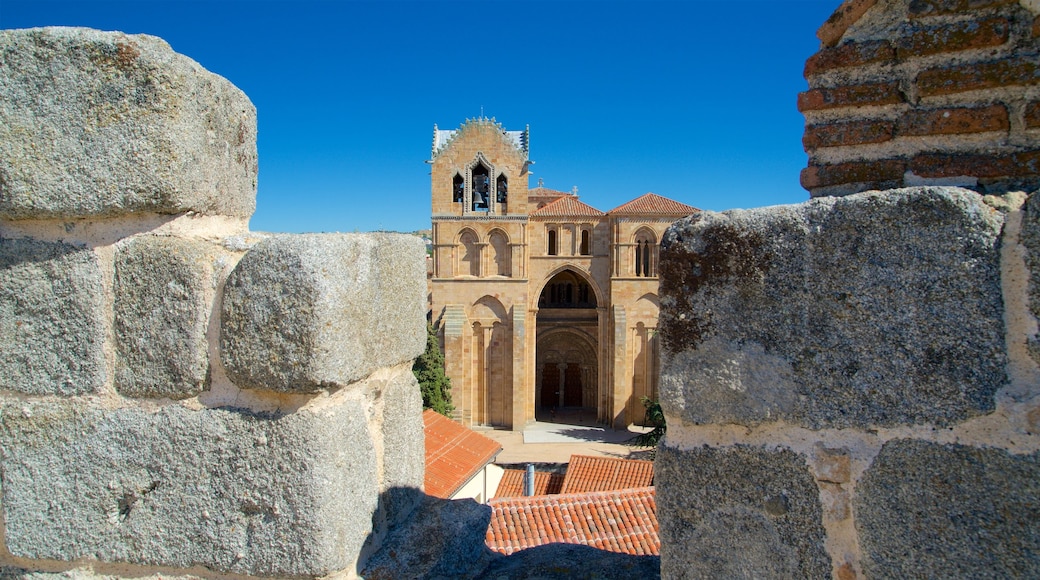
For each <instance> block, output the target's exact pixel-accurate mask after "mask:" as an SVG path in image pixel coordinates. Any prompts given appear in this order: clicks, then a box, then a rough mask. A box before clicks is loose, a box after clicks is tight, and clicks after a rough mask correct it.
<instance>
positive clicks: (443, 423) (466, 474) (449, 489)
mask: <svg viewBox="0 0 1040 580" xmlns="http://www.w3.org/2000/svg"><path fill="white" fill-rule="evenodd" d="M423 426H424V428H425V431H426V479H425V482H424V483H425V489H426V493H427V494H429V495H432V496H435V497H439V498H443V499H448V498H450V497H451V494H453V493H455V492H456V491H458V489H459V488H460V487H462V485H463V484H464V483H466V482H467V481H469V479H470V478H471V477H473V476H474V475H476V473H477V472H478V471H480V470H481V469H482V468H483V467H484V466H485V465H487V464H488V463H490V462H491V461H492V460H493V459H494V458H495V456H496V455H498V452H499V451H502V446H501V445H500V444H499V443H498V442H497V441H495V440H494V439H490V438H488V437H484V436H483V435H481V434H480V433H477V432H475V431H471V430H469V429H467V428H465V427H463V426H462V425H459V424H458V423H456V422H455V421H452V420H451V419H449V418H447V417H445V416H444V415H441V414H439V413H437V412H435V411H432V410H430V409H427V410H425V411H423Z"/></svg>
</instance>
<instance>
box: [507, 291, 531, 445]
mask: <svg viewBox="0 0 1040 580" xmlns="http://www.w3.org/2000/svg"><path fill="white" fill-rule="evenodd" d="M526 314H527V311H526V309H525V308H522V307H519V306H513V351H512V355H513V361H512V364H513V373H512V379H513V380H512V382H513V384H512V389H511V397H512V419H511V421H510V425H509V427H510V428H511V429H513V430H514V431H519V430H522V429H523V428H524V425H526V424H527V422H528V420H530V419H533V418H534V417H530V418H529V417H528V416H527V404H526V403H527V399H528V397H529V394H528V391H529V390H530V385H531V383H528V382H527V352H526V348H525V347H526V345H527V325H526V320H525V318H526Z"/></svg>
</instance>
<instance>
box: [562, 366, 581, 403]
mask: <svg viewBox="0 0 1040 580" xmlns="http://www.w3.org/2000/svg"><path fill="white" fill-rule="evenodd" d="M563 381H564V390H563V404H564V406H566V407H580V406H581V367H580V366H578V365H576V364H569V365H567V370H566V371H564V375H563Z"/></svg>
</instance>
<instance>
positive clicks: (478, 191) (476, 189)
mask: <svg viewBox="0 0 1040 580" xmlns="http://www.w3.org/2000/svg"><path fill="white" fill-rule="evenodd" d="M492 173H493V170H492V169H491V168H489V167H488V166H487V165H486V164H485V163H484V162H483V161H482V160H481V159H480V158H479V157H478V159H477V160H476V162H475V163H474V165H473V167H472V168H471V169H470V170H469V177H470V179H471V182H470V211H479V212H486V211H491V208H492V206H493V205H499V206H501V210H500V211H505V207H506V203H507V202H508V201H509V179H508V178H507V177H506V176H505V174H504V173H502V174H499V175H498V177H497V178H495V181H494V184H492V181H491V175H492ZM492 185H494V188H493V189H492ZM492 197H493V198H494V203H492ZM465 199H466V178H465V177H464V176H463V175H462V174H461V173H459V172H456V173H455V176H454V177H453V178H452V180H451V201H452V202H453V203H463V202H464V201H465Z"/></svg>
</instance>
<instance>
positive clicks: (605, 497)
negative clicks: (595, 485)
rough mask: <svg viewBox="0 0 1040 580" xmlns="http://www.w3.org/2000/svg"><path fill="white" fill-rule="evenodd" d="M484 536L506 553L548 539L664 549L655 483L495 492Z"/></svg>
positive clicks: (616, 548) (640, 551) (645, 551)
mask: <svg viewBox="0 0 1040 580" xmlns="http://www.w3.org/2000/svg"><path fill="white" fill-rule="evenodd" d="M488 507H490V508H491V523H490V524H489V525H488V530H487V535H486V536H485V539H484V542H485V543H486V544H487V546H488V547H489V548H491V549H492V550H494V551H496V552H500V553H502V554H506V555H509V554H512V553H513V552H516V551H518V550H523V549H525V548H533V547H535V546H541V545H544V544H553V543H565V544H583V545H586V546H592V547H593V548H599V549H601V550H606V551H608V552H619V553H622V554H632V555H639V556H642V555H659V554H660V550H661V540H660V538H659V537H658V523H657V503H656V502H655V500H654V488H652V487H642V488H637V489H623V490H615V491H600V492H594V493H574V494H561V495H536V496H532V497H514V498H495V499H492V500H490V501H489V502H488Z"/></svg>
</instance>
